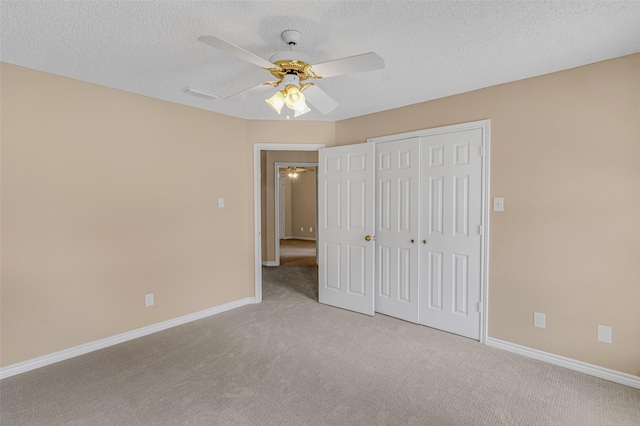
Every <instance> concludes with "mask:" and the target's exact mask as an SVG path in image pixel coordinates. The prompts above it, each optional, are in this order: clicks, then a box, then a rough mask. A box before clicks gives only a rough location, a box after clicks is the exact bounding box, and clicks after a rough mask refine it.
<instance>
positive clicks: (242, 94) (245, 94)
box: [224, 84, 273, 101]
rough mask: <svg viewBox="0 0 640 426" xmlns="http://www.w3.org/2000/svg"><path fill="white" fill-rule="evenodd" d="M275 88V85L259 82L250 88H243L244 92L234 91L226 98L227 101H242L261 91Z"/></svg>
mask: <svg viewBox="0 0 640 426" xmlns="http://www.w3.org/2000/svg"><path fill="white" fill-rule="evenodd" d="M272 89H273V86H270V85H268V84H259V85H257V86H254V87H252V88H250V89H247V90H243V91H242V92H238V93H234V94H233V95H229V96H227V97H226V98H224V100H225V101H242V100H245V99H247V98H248V97H251V96H256V95H259V94H261V93H267V92H269V91H270V90H272Z"/></svg>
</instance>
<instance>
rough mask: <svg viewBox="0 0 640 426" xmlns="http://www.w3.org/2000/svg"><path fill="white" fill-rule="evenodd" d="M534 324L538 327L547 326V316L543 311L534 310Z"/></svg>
mask: <svg viewBox="0 0 640 426" xmlns="http://www.w3.org/2000/svg"><path fill="white" fill-rule="evenodd" d="M533 326H534V327H537V328H547V316H546V315H545V314H543V313H542V312H534V313H533Z"/></svg>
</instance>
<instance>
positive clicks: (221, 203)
mask: <svg viewBox="0 0 640 426" xmlns="http://www.w3.org/2000/svg"><path fill="white" fill-rule="evenodd" d="M218 208H219V209H222V208H224V198H222V197H220V198H218Z"/></svg>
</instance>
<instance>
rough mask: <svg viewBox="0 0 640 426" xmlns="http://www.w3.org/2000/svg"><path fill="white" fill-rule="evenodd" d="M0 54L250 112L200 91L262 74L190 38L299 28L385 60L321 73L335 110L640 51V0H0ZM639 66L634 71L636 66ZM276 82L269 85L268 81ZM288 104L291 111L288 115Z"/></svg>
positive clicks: (355, 112)
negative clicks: (342, 72)
mask: <svg viewBox="0 0 640 426" xmlns="http://www.w3.org/2000/svg"><path fill="white" fill-rule="evenodd" d="M0 5H1V6H0V7H1V9H0V12H1V33H0V35H1V44H0V60H2V61H4V62H8V63H12V64H17V65H21V66H25V67H28V68H33V69H37V70H42V71H46V72H50V73H54V74H59V75H63V76H67V77H71V78H75V79H79V80H84V81H88V82H92V83H97V84H100V85H104V86H108V87H114V88H117V89H122V90H125V91H129V92H134V93H139V94H142V95H146V96H150V97H153V98H158V99H164V100H167V101H171V102H177V103H181V104H185V105H190V106H193V107H196V108H202V109H206V110H210V111H216V112H219V113H223V114H227V115H232V116H236V117H241V118H246V119H267V120H278V119H286V117H285V114H284V112H283V115H282V116H278V115H276V114H275V113H274V112H273V111H272V110H271V109H270V108H269V106H268V105H267V104H266V103H265V102H264V100H263V99H264V97H265V96H260V97H253V98H249V99H246V100H244V101H241V102H230V101H224V100H206V99H201V98H197V97H194V96H191V95H188V94H185V93H183V92H182V89H183V88H184V87H186V86H192V87H195V88H198V89H203V90H206V91H209V92H213V93H216V94H220V95H222V97H224V96H228V95H230V94H233V93H236V92H239V91H241V90H243V89H246V88H250V87H253V86H255V85H257V84H260V83H262V82H264V81H267V80H272V78H271V75H270V74H269V73H268V72H267V71H265V70H262V69H260V68H259V67H257V66H255V65H252V64H250V63H246V62H243V61H242V60H239V59H237V58H235V57H232V56H230V55H228V54H226V53H223V52H220V51H218V50H216V49H214V48H212V47H210V46H207V45H205V44H203V43H200V42H198V41H197V39H198V37H199V36H200V35H213V36H216V37H220V38H223V39H225V40H226V41H228V42H230V43H233V44H235V45H237V46H240V47H242V48H243V49H246V50H249V51H250V52H253V53H255V54H257V55H258V56H261V57H263V58H265V59H268V58H269V57H270V56H271V55H272V54H273V53H275V52H276V51H277V50H280V49H283V48H285V46H284V43H283V42H282V40H281V39H280V33H281V32H282V31H283V30H285V29H297V30H299V31H301V32H302V33H303V36H302V40H301V41H300V43H299V45H298V47H297V50H300V51H302V52H304V53H306V54H308V55H311V57H312V58H313V59H314V63H320V62H325V61H328V60H331V59H338V58H342V57H347V56H352V55H357V54H360V53H366V52H371V51H373V52H376V53H377V54H378V55H380V56H381V57H382V58H383V59H384V60H385V63H386V68H385V69H384V70H379V71H371V72H366V73H361V74H352V75H346V76H338V77H333V78H329V79H326V80H319V81H318V82H317V84H318V86H319V87H321V88H322V89H323V90H324V91H325V92H327V93H328V94H329V95H331V96H332V97H333V98H334V99H336V100H337V101H338V103H339V106H338V108H336V109H335V110H334V111H333V112H332V113H330V114H328V115H326V116H323V115H322V114H320V113H319V112H317V111H315V110H313V111H312V112H310V113H308V114H306V115H304V116H303V117H300V118H298V119H304V120H329V121H337V120H342V119H345V118H350V117H355V116H359V115H363V114H368V113H372V112H376V111H381V110H387V109H391V108H396V107H400V106H404V105H409V104H414V103H418V102H423V101H427V100H430V99H436V98H441V97H444V96H448V95H452V94H456V93H462V92H466V91H470V90H474V89H479V88H482V87H487V86H492V85H495V84H500V83H505V82H508V81H514V80H520V79H523V78H527V77H532V76H536V75H541V74H546V73H550V72H554V71H559V70H563V69H567V68H572V67H576V66H580V65H584V64H589V63H593V62H598V61H602V60H605V59H610V58H614V57H618V56H623V55H627V54H631V53H635V52H639V51H640V1H632V2H616V1H605V2H586V1H585V2H564V1H556V2H519V1H491V2H457V1H456V2H453V1H451V2H449V1H444V2H442V1H441V2H431V1H412V2H404V1H386V2H385V1H376V2H368V1H341V2H306V1H267V2H240V1H230V2H220V1H206V2H205V1H164V2H160V1H73V2H72V1H63V2H57V1H56V2H53V1H42V2H35V1H33V2H26V1H17V2H15V1H4V0H3V1H2V2H1V3H0ZM639 78H640V77H639ZM274 90H275V89H274ZM292 118H293V117H292Z"/></svg>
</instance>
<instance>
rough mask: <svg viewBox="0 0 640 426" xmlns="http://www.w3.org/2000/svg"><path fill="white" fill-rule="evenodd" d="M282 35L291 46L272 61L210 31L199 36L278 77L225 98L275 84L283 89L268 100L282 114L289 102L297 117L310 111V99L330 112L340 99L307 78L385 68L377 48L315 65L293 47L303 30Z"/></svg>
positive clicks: (244, 95)
mask: <svg viewBox="0 0 640 426" xmlns="http://www.w3.org/2000/svg"><path fill="white" fill-rule="evenodd" d="M280 36H281V37H282V40H284V42H285V43H287V44H288V45H289V48H290V50H281V51H279V52H277V53H276V54H274V55H273V56H271V58H269V60H268V61H267V60H265V59H263V58H261V57H259V56H257V55H254V54H253V53H251V52H248V51H246V50H244V49H242V48H240V47H238V46H235V45H233V44H231V43H229V42H226V41H224V40H222V39H221V38H218V37H213V36H208V35H203V36H200V37H198V40H199V41H201V42H202V43H205V44H208V45H209V46H212V47H215V48H216V49H220V50H222V51H224V52H226V53H229V54H231V55H234V56H236V57H238V58H240V59H243V60H245V61H247V62H250V63H252V64H254V65H257V66H259V67H261V68H264V69H265V70H267V71H269V72H270V73H271V75H273V77H275V78H276V79H277V80H276V81H267V82H265V83H262V84H259V85H258V86H255V87H252V88H250V89H247V90H243V91H242V92H239V93H236V94H233V95H231V96H227V97H226V98H224V99H225V100H230V101H238V100H243V99H246V98H247V97H249V96H254V95H258V94H261V93H266V92H269V91H271V90H272V89H273V88H274V87H281V88H282V89H281V90H279V91H278V92H276V94H275V95H273V96H272V97H270V98H268V99H266V102H267V104H269V106H271V107H272V108H273V109H274V110H275V111H276V112H277V113H278V114H280V113H281V111H282V108H283V107H284V106H285V105H286V106H287V108H289V109H291V110H293V111H294V117H298V116H300V115H302V114H306V113H307V112H309V111H311V110H310V109H309V107H308V106H307V104H306V101H309V103H310V104H312V105H313V106H314V107H315V108H317V109H318V111H320V112H321V113H322V114H328V113H330V112H331V111H333V110H334V109H335V108H336V107H337V106H338V103H337V102H336V101H335V100H334V99H333V98H331V96H329V95H328V94H327V93H326V92H325V91H324V90H322V89H320V88H319V87H318V86H316V85H315V83H313V82H310V81H307V80H309V79H321V78H328V77H335V76H337V75H345V74H353V73H357V72H364V71H374V70H379V69H383V68H384V60H383V59H382V58H381V57H380V56H378V55H376V54H375V53H373V52H369V53H364V54H361V55H356V56H349V57H347V58H342V59H336V60H333V61H328V62H323V63H320V64H315V65H312V60H311V58H310V57H309V56H307V55H305V54H304V53H302V52H298V51H295V50H293V47H294V46H295V45H296V44H298V41H299V40H300V37H301V36H302V34H301V33H300V32H299V31H296V30H286V31H283V32H282V34H281V35H280ZM303 92H304V94H303Z"/></svg>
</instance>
